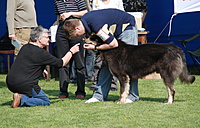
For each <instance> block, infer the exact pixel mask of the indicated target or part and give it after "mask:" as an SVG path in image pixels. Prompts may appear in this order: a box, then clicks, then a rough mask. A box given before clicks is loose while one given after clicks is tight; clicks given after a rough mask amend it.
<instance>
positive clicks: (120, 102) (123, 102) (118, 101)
mask: <svg viewBox="0 0 200 128" xmlns="http://www.w3.org/2000/svg"><path fill="white" fill-rule="evenodd" d="M116 102H117V104H125V103H126V101H123V100H117V101H116Z"/></svg>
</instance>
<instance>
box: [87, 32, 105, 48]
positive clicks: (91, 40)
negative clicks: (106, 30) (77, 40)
mask: <svg viewBox="0 0 200 128" xmlns="http://www.w3.org/2000/svg"><path fill="white" fill-rule="evenodd" d="M84 41H85V43H87V44H93V45H95V46H99V45H101V44H103V40H102V39H101V38H100V37H99V36H97V35H94V34H92V35H87V36H86V37H85V39H84Z"/></svg>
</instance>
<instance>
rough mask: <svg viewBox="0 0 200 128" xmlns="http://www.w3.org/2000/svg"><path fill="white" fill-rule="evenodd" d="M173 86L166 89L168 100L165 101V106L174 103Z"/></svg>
mask: <svg viewBox="0 0 200 128" xmlns="http://www.w3.org/2000/svg"><path fill="white" fill-rule="evenodd" d="M173 86H174V85H171V86H170V87H169V86H168V87H167V90H168V100H167V101H165V104H172V103H173V102H174V95H175V90H174V87H173Z"/></svg>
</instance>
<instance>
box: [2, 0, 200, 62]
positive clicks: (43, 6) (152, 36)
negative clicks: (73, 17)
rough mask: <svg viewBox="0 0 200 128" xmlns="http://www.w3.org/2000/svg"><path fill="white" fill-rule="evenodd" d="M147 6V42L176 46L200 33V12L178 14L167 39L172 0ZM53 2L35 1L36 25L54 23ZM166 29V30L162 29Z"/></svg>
mask: <svg viewBox="0 0 200 128" xmlns="http://www.w3.org/2000/svg"><path fill="white" fill-rule="evenodd" d="M146 1H147V4H148V12H147V16H146V19H145V21H144V24H146V25H147V27H146V30H147V31H150V33H149V34H148V35H147V38H148V42H154V41H155V40H156V38H157V37H158V35H159V34H160V33H161V31H163V32H162V34H161V35H160V36H159V38H158V39H157V41H156V42H157V43H169V42H172V41H173V42H174V43H175V44H176V45H178V46H180V47H181V45H180V44H179V43H178V42H177V41H176V40H180V39H186V38H189V37H191V36H193V35H195V34H197V33H199V32H200V24H199V23H200V12H190V13H183V14H178V15H177V16H175V17H174V18H173V21H172V31H171V35H170V37H168V32H169V25H167V24H168V22H169V21H170V18H171V16H172V15H173V13H174V2H173V0H146ZM53 2H54V1H53V0H49V1H48V2H47V1H43V0H35V7H36V13H37V20H38V24H39V25H42V26H43V27H45V28H50V26H51V25H52V24H53V23H54V22H55V20H56V15H55V14H54V5H53ZM0 5H1V8H0V15H1V17H0V26H1V30H0V37H1V36H2V35H4V34H5V32H6V0H1V1H0ZM165 26H167V27H166V29H164V28H165ZM199 42H200V39H196V40H194V41H193V42H192V43H191V48H193V49H195V48H197V47H199V46H200V43H199ZM186 58H187V64H188V65H190V64H191V60H190V57H189V56H188V55H187V54H186Z"/></svg>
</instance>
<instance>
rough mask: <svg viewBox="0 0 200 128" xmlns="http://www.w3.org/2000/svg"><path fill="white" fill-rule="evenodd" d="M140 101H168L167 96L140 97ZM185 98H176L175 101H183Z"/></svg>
mask: <svg viewBox="0 0 200 128" xmlns="http://www.w3.org/2000/svg"><path fill="white" fill-rule="evenodd" d="M140 101H153V102H160V103H164V102H165V101H167V98H152V97H140ZM183 101H184V100H175V101H174V102H183Z"/></svg>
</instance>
